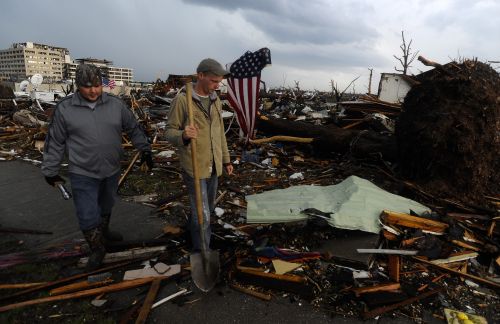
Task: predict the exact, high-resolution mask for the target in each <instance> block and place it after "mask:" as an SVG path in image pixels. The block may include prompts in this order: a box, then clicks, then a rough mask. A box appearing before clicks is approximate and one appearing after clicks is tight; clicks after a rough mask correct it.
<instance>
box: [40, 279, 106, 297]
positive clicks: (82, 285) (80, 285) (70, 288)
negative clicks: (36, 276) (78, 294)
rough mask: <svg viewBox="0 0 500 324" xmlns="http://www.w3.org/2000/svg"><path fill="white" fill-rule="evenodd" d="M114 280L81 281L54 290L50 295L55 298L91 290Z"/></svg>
mask: <svg viewBox="0 0 500 324" xmlns="http://www.w3.org/2000/svg"><path fill="white" fill-rule="evenodd" d="M112 282H113V280H112V279H105V280H102V281H97V282H92V283H90V282H88V281H80V282H75V283H72V284H69V285H66V286H62V287H58V288H54V289H52V290H51V291H50V292H49V295H51V296H55V295H61V294H67V293H70V292H74V291H78V290H84V289H89V288H94V287H99V286H105V285H107V284H109V283H112Z"/></svg>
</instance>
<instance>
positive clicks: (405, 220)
mask: <svg viewBox="0 0 500 324" xmlns="http://www.w3.org/2000/svg"><path fill="white" fill-rule="evenodd" d="M380 219H381V220H382V221H383V222H384V224H390V225H400V226H404V227H410V228H419V229H422V230H424V231H429V232H434V233H444V231H445V230H446V229H447V228H448V224H446V223H441V222H438V221H435V220H431V219H427V218H423V217H417V216H411V215H408V214H405V213H397V212H393V211H389V210H384V211H383V212H382V214H381V215H380Z"/></svg>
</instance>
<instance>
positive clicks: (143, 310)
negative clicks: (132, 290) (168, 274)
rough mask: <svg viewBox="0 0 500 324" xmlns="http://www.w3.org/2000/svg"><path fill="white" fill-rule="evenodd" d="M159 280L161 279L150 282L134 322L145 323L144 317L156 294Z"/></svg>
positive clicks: (146, 315) (146, 316)
mask: <svg viewBox="0 0 500 324" xmlns="http://www.w3.org/2000/svg"><path fill="white" fill-rule="evenodd" d="M161 280H162V279H156V280H153V282H152V283H151V288H149V291H148V295H147V296H146V300H144V304H142V308H141V311H140V312H139V316H137V320H136V321H135V324H144V323H146V319H147V318H148V315H149V312H150V311H151V306H152V305H153V302H154V301H155V298H156V295H158V290H159V289H160V284H161Z"/></svg>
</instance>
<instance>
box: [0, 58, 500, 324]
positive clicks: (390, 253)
mask: <svg viewBox="0 0 500 324" xmlns="http://www.w3.org/2000/svg"><path fill="white" fill-rule="evenodd" d="M456 68H458V71H459V73H458V74H457V75H458V77H457V78H458V79H459V80H460V81H456V80H457V79H456V78H455V77H451V76H450V75H449V73H454V72H452V71H451V70H453V69H456ZM443 71H448V72H439V71H436V72H430V73H428V74H427V75H426V76H425V78H424V76H422V77H421V78H420V79H418V81H419V82H420V84H419V85H416V86H415V88H414V89H413V90H412V91H411V92H410V94H409V95H408V97H407V100H406V101H405V104H404V105H403V107H401V106H400V105H398V104H394V103H387V102H382V101H380V100H377V99H376V98H374V97H372V96H363V97H361V98H358V99H357V100H346V101H343V102H332V100H331V96H329V95H328V94H321V93H307V94H306V93H304V92H298V90H296V91H292V90H290V91H289V92H288V93H280V94H276V93H273V94H271V95H269V96H267V97H265V98H264V100H263V107H262V109H261V114H262V115H261V116H260V117H259V121H258V133H257V138H256V139H255V140H254V141H253V142H251V143H250V144H247V145H245V144H244V143H243V142H242V141H241V140H240V138H239V135H238V129H237V126H236V125H235V124H234V123H232V122H231V118H232V117H228V118H226V119H225V122H226V126H227V128H228V129H227V136H228V143H229V145H230V153H231V158H232V163H233V165H234V167H235V175H234V176H231V177H223V178H222V179H221V180H220V186H219V189H220V191H219V193H218V197H217V208H216V210H215V215H213V219H212V229H213V233H214V234H213V241H212V242H213V248H214V249H217V250H219V251H220V255H221V258H222V260H221V264H222V265H223V268H222V272H221V275H220V276H219V279H220V281H221V283H225V284H227V285H228V286H230V287H232V288H233V289H235V290H238V291H240V292H242V293H245V294H249V295H251V296H254V297H256V298H259V299H261V300H266V301H269V300H272V299H276V298H283V297H287V298H288V299H290V301H291V302H296V301H300V302H301V301H302V300H304V301H307V302H310V303H312V304H313V305H315V306H316V307H317V308H318V309H321V310H322V311H325V312H327V313H328V314H332V315H336V316H338V315H341V316H347V317H349V316H358V317H362V318H363V319H369V318H378V317H379V316H392V315H393V314H396V315H397V316H402V317H407V318H411V319H413V320H415V321H421V320H422V316H423V314H424V312H425V311H427V312H431V314H432V315H433V316H434V317H436V318H440V319H456V320H458V319H460V318H461V319H464V318H469V319H470V320H472V321H474V322H477V323H482V322H481V321H483V322H484V318H483V317H485V318H487V319H488V321H490V322H495V321H499V320H500V318H499V315H498V311H497V309H498V306H499V304H500V299H499V295H498V290H499V288H500V280H499V276H498V274H499V273H500V271H499V270H500V252H499V249H500V242H499V240H498V239H499V229H498V227H497V226H496V222H497V221H498V216H499V211H498V209H499V206H500V197H499V196H498V191H495V190H497V189H495V188H494V187H490V188H491V191H488V192H484V191H481V195H482V196H481V197H482V198H483V199H482V200H480V201H479V203H481V205H478V204H474V205H473V204H469V203H468V202H467V199H462V198H463V195H459V196H456V195H446V194H445V195H443V194H442V193H443V192H442V191H441V195H440V196H435V195H434V194H433V193H434V191H432V190H431V188H430V187H429V186H422V182H421V180H422V179H424V178H425V179H428V177H423V176H422V175H425V176H427V175H432V179H439V180H440V181H445V180H449V182H448V183H449V185H450V187H453V186H456V185H457V184H460V185H461V186H463V187H461V188H462V189H465V188H466V186H469V185H470V184H471V182H468V183H464V182H463V181H464V179H465V178H467V177H469V178H474V179H469V180H471V181H472V182H473V184H474V183H477V184H480V183H482V184H485V183H486V182H488V181H489V180H491V179H496V178H495V177H497V176H498V175H497V174H496V173H495V174H494V170H497V169H498V167H497V166H498V158H497V159H494V155H495V153H496V152H498V150H497V151H496V152H494V151H492V150H493V148H494V147H497V146H498V145H499V144H498V136H497V135H498V127H499V125H498V120H499V119H498V107H499V106H498V104H499V103H498V98H499V97H500V96H498V89H500V87H499V86H498V79H496V78H498V73H497V74H496V78H495V76H493V75H492V74H491V73H490V71H489V70H488V68H487V67H485V66H484V65H483V64H482V63H479V62H464V63H463V64H461V65H458V64H455V63H453V64H451V65H450V66H445V67H444V68H443ZM495 73H496V72H495ZM476 75H477V76H478V78H479V79H480V78H483V79H484V83H478V84H477V85H476V83H477V82H479V81H477V79H476V78H475V76H476ZM479 76H480V77H479ZM447 78H448V79H447ZM450 78H451V79H450ZM467 80H468V81H467ZM428 82H430V83H428ZM491 82H492V83H491ZM495 82H496V83H495ZM464 83H465V85H464ZM158 84H159V86H158V87H157V89H156V91H159V90H158V89H160V90H161V89H163V90H164V87H165V85H164V84H160V83H158ZM455 85H457V86H455ZM479 85H480V86H481V87H485V88H484V89H486V90H488V91H483V92H480V91H479V90H478V89H479ZM494 87H496V88H494ZM430 89H434V90H432V91H435V92H429V91H431V90H430ZM457 89H458V90H457ZM481 89H482V88H481ZM495 89H496V90H495ZM494 91H496V92H494ZM167 92H168V91H165V92H163V93H161V94H160V95H159V94H154V93H149V94H145V93H143V94H141V98H139V99H137V100H136V99H135V98H134V97H131V98H126V100H127V102H129V103H130V106H131V109H132V110H133V111H134V113H135V114H136V116H137V118H138V119H139V120H140V121H141V123H142V124H143V126H144V127H145V129H147V131H148V134H149V135H150V137H151V139H152V142H153V143H154V144H153V150H154V153H155V154H154V155H155V162H156V165H157V169H156V170H155V174H156V180H154V179H150V178H149V179H148V183H144V181H143V182H141V183H139V182H138V181H135V179H136V178H135V175H136V174H138V173H139V172H140V170H139V169H140V166H139V165H138V163H136V158H134V156H136V155H135V154H134V152H132V151H129V152H128V161H124V163H123V166H124V169H126V172H124V174H123V176H122V179H121V184H122V185H121V188H120V193H121V194H122V195H123V196H125V197H126V199H129V200H132V201H135V202H139V203H144V204H147V205H149V206H152V207H153V208H154V209H153V211H152V213H154V214H155V215H156V216H157V217H160V218H162V219H163V220H164V221H165V222H166V223H167V224H168V225H167V226H165V228H164V229H163V232H164V234H163V235H162V237H158V238H155V239H151V240H144V241H141V242H125V243H122V244H119V245H116V246H114V248H113V253H109V254H108V256H107V259H106V261H105V262H106V264H109V263H110V262H119V263H115V264H110V265H106V266H105V267H104V268H103V269H101V270H98V271H96V272H93V273H87V274H78V275H76V276H67V277H65V278H63V279H58V280H55V281H52V282H49V283H45V284H38V285H34V286H33V287H31V288H27V289H26V290H21V291H17V292H16V291H12V292H11V293H10V294H5V295H4V296H3V297H2V298H1V299H0V300H1V305H2V306H0V312H3V311H7V310H12V309H16V308H20V307H24V306H28V305H35V304H41V303H48V302H55V301H61V300H68V299H74V298H83V297H90V296H98V295H101V294H103V293H112V292H116V291H121V290H124V289H129V288H131V287H138V286H142V285H150V287H151V288H150V289H149V293H148V295H147V297H145V296H142V297H137V298H136V299H134V302H132V303H130V306H129V312H127V314H125V315H124V316H126V317H127V318H128V319H131V318H134V317H135V316H138V318H139V319H141V320H145V318H146V317H147V314H148V313H149V311H150V309H151V308H152V307H156V306H158V305H159V303H162V302H165V301H158V302H156V303H154V301H155V298H156V295H157V293H158V290H159V289H160V283H161V282H166V281H169V280H170V281H173V280H175V281H176V284H177V285H178V286H179V291H178V292H177V293H176V294H174V295H171V296H169V298H168V299H167V300H166V301H168V300H172V299H174V298H184V301H188V300H189V298H190V297H189V296H190V295H189V290H190V289H192V284H191V281H190V273H189V257H188V256H189V254H188V252H187V251H189V249H190V236H189V235H188V234H187V216H186V215H188V214H189V213H190V209H189V202H188V199H187V196H186V190H185V188H184V187H183V184H182V180H181V176H180V173H181V170H180V166H179V163H178V158H177V155H176V150H175V148H174V147H173V146H172V145H171V144H169V143H167V142H164V141H162V140H161V137H162V132H163V128H164V126H165V118H166V117H165V116H166V115H167V112H168V109H169V104H170V100H169V98H168V96H167V95H166V93H167ZM472 93H474V94H476V95H477V96H478V97H472ZM491 93H495V94H496V96H497V97H495V100H496V101H494V102H495V104H494V105H489V103H490V102H491V100H492V98H493V97H494V96H495V95H492V94H491ZM464 96H467V98H475V99H463V98H465V97H464ZM459 98H462V99H459ZM349 99H352V98H349ZM426 100H427V101H426ZM471 100H472V101H471ZM458 103H460V104H461V105H462V106H460V107H461V108H460V111H458V110H457V107H459V105H458ZM23 105H24V106H25V108H26V110H27V111H28V112H29V114H28V115H26V116H28V117H26V116H25V118H27V119H19V118H20V117H16V118H14V115H16V113H18V112H19V111H20V107H19V106H20V104H19V103H17V106H15V105H11V106H10V108H9V109H7V110H2V115H1V117H0V122H1V124H2V128H1V129H2V132H1V133H0V139H1V141H2V143H1V147H0V155H1V157H2V158H3V159H14V158H16V159H24V160H27V161H31V162H35V163H38V162H40V161H41V153H40V148H41V144H40V143H43V138H44V135H45V133H46V130H45V127H46V125H45V124H44V123H43V122H47V121H48V118H49V115H50V113H49V112H50V109H47V110H46V111H45V112H42V111H41V110H40V109H39V108H37V107H36V106H33V105H32V104H31V103H30V102H27V103H24V104H23ZM485 107H486V108H485ZM417 111H419V112H422V111H423V112H428V114H425V113H417ZM229 115H230V114H229ZM397 116H399V117H400V118H399V120H398V124H397V127H396V134H397V136H395V135H394V119H393V118H394V117H397ZM434 116H439V118H441V119H437V118H435V117H434ZM30 117H33V118H34V119H32V118H30ZM448 118H451V119H448ZM495 118H496V119H495ZM430 121H432V122H435V123H436V124H432V125H440V127H433V126H430V125H431V124H430ZM446 125H448V126H449V127H445V126H446ZM495 127H496V128H495ZM486 128H488V129H486ZM404 130H406V132H405V131H404ZM437 131H439V136H438V137H436V136H437V135H436V134H437V133H436V132H437ZM462 131H463V132H465V133H466V134H470V136H469V137H468V138H467V141H465V139H464V141H461V139H462V138H464V133H460V134H461V137H460V138H457V136H456V132H462ZM495 131H496V136H497V137H495ZM426 134H431V135H426ZM485 134H486V135H485ZM268 135H276V136H281V137H276V138H261V137H262V136H268ZM283 135H285V137H283ZM483 135H484V136H483ZM403 139H407V140H408V145H406V144H402V142H401V141H403ZM425 139H428V140H425ZM451 140H453V141H454V143H456V149H455V150H451V151H448V150H449V149H448V148H449V145H450V144H449V143H450V141H451ZM429 141H433V142H429ZM471 141H474V142H475V143H476V144H478V145H476V146H478V147H475V148H473V147H471V145H470V143H472V142H471ZM495 141H496V142H495ZM405 143H406V142H405ZM435 143H436V144H435ZM463 143H469V144H468V145H466V146H464V145H463ZM481 143H482V144H481ZM417 144H419V145H417ZM420 144H421V145H420ZM434 144H435V145H434ZM446 145H448V146H446ZM488 145H489V146H488ZM123 146H124V148H125V149H131V144H130V143H129V142H128V140H127V139H126V138H124V143H123ZM444 147H447V149H445V148H444ZM431 148H432V149H431ZM466 148H470V150H466ZM487 148H489V149H490V150H491V152H486V151H487ZM424 149H427V151H426V152H428V154H427V153H426V154H424V153H422V152H424ZM459 149H460V150H459ZM472 149H474V151H471V150H472ZM436 152H441V153H442V152H447V153H449V155H446V154H441V155H444V156H443V157H439V156H438V155H439V154H438V153H436ZM398 153H400V154H398ZM483 153H484V154H486V155H485V158H484V159H483V160H482V161H479V160H480V159H479V155H480V154H483ZM460 154H462V155H460ZM471 156H474V157H473V158H472V159H473V160H471V161H470V162H471V163H475V165H476V166H477V172H476V171H471V170H472V169H471V168H473V166H472V165H471V163H468V162H467V163H465V162H464V161H465V160H466V159H468V158H469V157H471ZM496 156H498V154H496ZM417 157H418V158H417ZM438 157H439V158H440V159H438ZM398 161H399V162H400V164H399V165H398V168H396V167H395V166H396V162H398ZM410 161H411V163H410ZM442 161H448V162H446V163H450V165H453V166H455V167H454V168H453V170H448V172H450V171H453V172H454V173H453V174H452V175H450V174H449V173H445V172H443V171H442V170H443V165H444V164H443V163H444V162H442ZM495 163H496V164H495ZM433 166H436V168H433ZM495 166H496V168H495ZM485 168H486V170H485ZM398 169H400V170H401V171H405V170H406V171H407V172H409V175H411V176H413V178H412V179H414V180H415V182H410V181H408V179H404V178H400V174H402V173H403V174H404V172H402V173H397V171H398ZM424 170H427V171H425V172H424ZM464 170H466V171H467V172H468V173H464V174H461V173H458V172H465V171H464ZM426 172H427V173H426ZM471 172H472V173H471ZM472 175H474V177H473V176H472ZM352 176H356V177H352ZM459 176H460V179H461V180H460V179H458V177H459ZM448 177H451V178H448ZM478 177H480V178H479V179H478ZM459 180H460V181H462V182H453V181H459ZM476 180H477V181H480V182H475V181H476ZM159 183H168V186H163V185H160V184H159ZM497 183H498V182H497ZM311 185H314V186H311ZM311 188H312V189H313V190H314V192H311V191H310V190H311ZM339 188H340V189H339ZM471 188H475V189H477V187H471ZM320 190H321V192H320ZM323 190H325V192H323ZM327 190H331V192H334V193H335V194H331V192H330V191H327ZM456 192H458V191H453V190H448V191H446V193H447V194H453V193H456ZM462 193H463V191H462ZM486 193H487V194H486ZM265 195H270V196H269V197H268V198H265ZM328 195H330V196H328ZM277 197H278V198H277ZM265 199H270V200H269V201H271V203H268V202H267V201H266V200H265ZM410 199H412V200H410ZM477 201H478V200H475V202H477ZM273 202H274V203H273ZM395 202H398V204H397V205H396V204H395ZM342 215H347V216H344V217H343V216H342ZM340 217H342V219H339V218H340ZM132 247H136V249H133V250H130V248H132ZM61 249H62V250H61ZM56 251H58V252H61V253H56ZM75 251H76V252H75ZM84 252H85V246H84V244H83V243H81V242H80V243H78V244H76V245H75V246H73V247H67V246H64V247H58V248H57V249H56V250H49V251H46V250H44V251H39V255H40V256H43V257H42V258H40V259H36V260H33V258H30V257H28V256H22V255H19V254H16V255H13V254H9V255H4V256H2V257H0V268H2V269H4V270H3V271H10V270H9V269H14V270H15V268H11V267H14V266H15V265H20V264H23V263H26V262H33V261H36V262H63V261H64V264H65V266H66V267H68V266H70V267H76V266H77V263H78V262H79V264H80V266H81V265H83V264H85V261H86V260H85V259H84V258H83V259H80V256H83V255H84V254H85V253H84ZM75 257H76V258H75ZM63 258H64V259H63ZM49 260H52V261H49ZM68 260H71V261H68ZM144 260H149V261H148V263H147V266H144V265H142V266H141V265H140V262H143V261H144ZM14 270H12V271H14ZM113 280H114V281H113ZM9 281H10V282H9V284H12V285H15V284H20V283H19V281H20V280H19V278H16V277H15V275H14V276H11V277H10V279H9ZM117 281H118V282H117ZM13 287H14V286H11V288H13ZM19 287H21V286H20V285H19ZM39 291H43V292H47V291H50V294H51V296H49V297H42V298H39V299H26V298H27V296H30V295H29V294H32V293H34V292H39ZM181 296H183V297H181ZM21 297H25V298H24V301H20V298H21ZM99 300H100V298H96V299H94V300H93V301H92V303H93V304H94V303H96V304H99V303H101V302H99ZM155 305H156V306H155ZM104 307H105V306H104ZM117 316H118V315H117Z"/></svg>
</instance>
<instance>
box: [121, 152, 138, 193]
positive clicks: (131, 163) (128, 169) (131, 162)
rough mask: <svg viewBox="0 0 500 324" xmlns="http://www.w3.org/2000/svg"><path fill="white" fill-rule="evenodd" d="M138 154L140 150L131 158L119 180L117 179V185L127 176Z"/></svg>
mask: <svg viewBox="0 0 500 324" xmlns="http://www.w3.org/2000/svg"><path fill="white" fill-rule="evenodd" d="M140 154H141V152H137V153H135V155H134V157H133V158H132V160H131V161H130V164H129V165H128V167H127V169H126V170H125V172H123V175H122V176H121V178H120V180H118V187H120V186H121V184H122V183H123V180H125V178H126V177H127V175H128V173H129V172H130V170H131V169H132V166H133V165H134V163H135V161H137V159H138V158H139V155H140Z"/></svg>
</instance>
